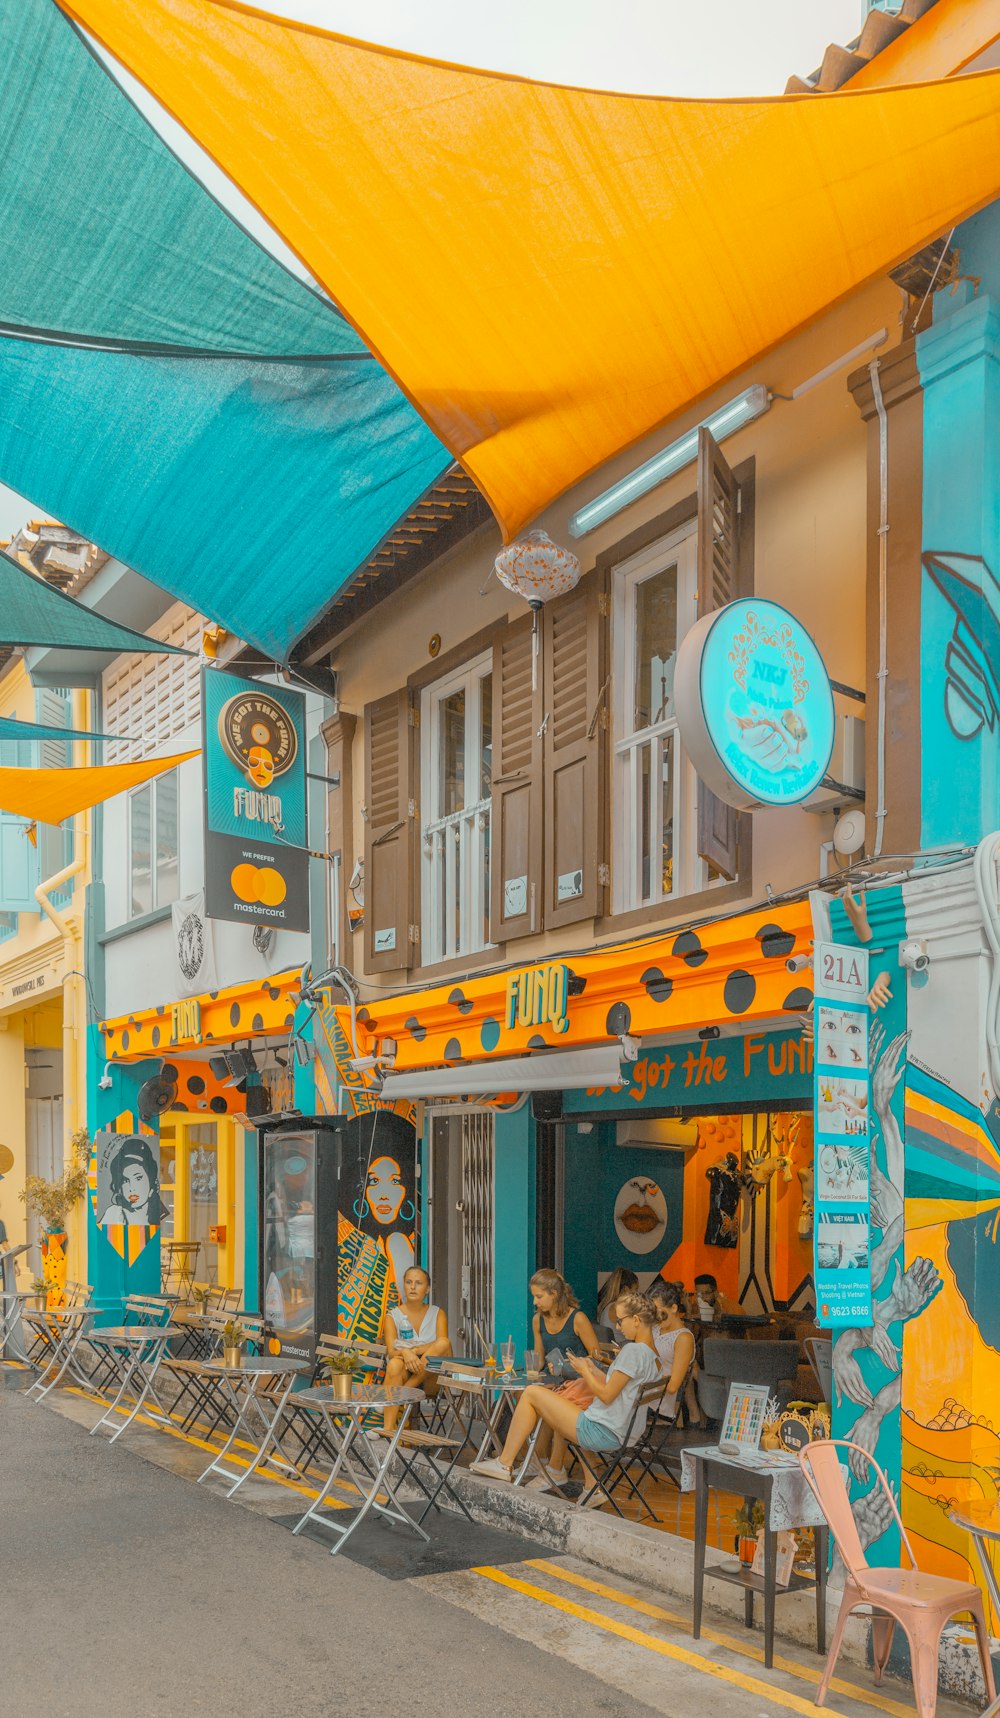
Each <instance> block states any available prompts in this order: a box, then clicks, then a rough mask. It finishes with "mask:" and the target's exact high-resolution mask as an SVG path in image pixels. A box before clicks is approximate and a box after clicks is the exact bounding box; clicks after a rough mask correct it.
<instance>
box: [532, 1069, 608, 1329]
mask: <svg viewBox="0 0 1000 1718" xmlns="http://www.w3.org/2000/svg"><path fill="white" fill-rule="evenodd" d="M567 1095H568V1094H567ZM586 1126H587V1124H586V1123H583V1124H582V1125H581V1123H579V1122H575V1123H574V1122H567V1124H566V1128H565V1148H564V1149H565V1176H564V1188H565V1192H564V1205H563V1219H564V1221H563V1275H564V1276H565V1278H566V1281H567V1282H568V1283H571V1284H572V1286H573V1291H574V1293H575V1294H576V1297H577V1299H578V1300H579V1302H580V1305H581V1306H582V1307H583V1310H584V1312H585V1313H586V1314H587V1315H588V1317H590V1318H593V1316H594V1314H595V1312H596V1311H597V1270H598V1268H599V1267H598V1265H597V1260H598V1259H599V1257H600V1252H601V1233H602V1228H603V1221H602V1209H601V1207H602V1201H601V1199H600V1198H595V1190H596V1189H598V1188H599V1187H600V1184H601V1162H602V1160H603V1158H605V1157H606V1156H607V1154H608V1150H609V1141H613V1139H614V1132H615V1128H614V1123H613V1122H594V1123H592V1124H591V1125H590V1131H589V1133H588V1132H585V1131H584V1129H585V1127H586ZM538 1263H539V1264H540V1265H547V1264H551V1263H552V1260H551V1259H539V1261H538Z"/></svg>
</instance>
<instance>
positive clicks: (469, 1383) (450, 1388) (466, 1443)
mask: <svg viewBox="0 0 1000 1718" xmlns="http://www.w3.org/2000/svg"><path fill="white" fill-rule="evenodd" d="M442 1392H444V1393H445V1394H446V1395H447V1396H448V1398H449V1406H450V1409H451V1412H452V1414H453V1416H454V1417H455V1418H456V1420H457V1422H458V1426H457V1429H458V1430H459V1431H460V1432H461V1436H460V1437H446V1436H445V1435H444V1434H443V1433H442V1432H437V1431H425V1430H422V1429H419V1428H417V1427H411V1426H409V1425H408V1426H406V1427H405V1428H404V1430H403V1431H402V1432H401V1433H400V1437H399V1442H398V1444H397V1445H396V1460H397V1461H398V1462H399V1463H400V1465H401V1467H402V1470H403V1471H402V1475H401V1480H404V1479H405V1480H409V1481H410V1482H411V1483H412V1484H413V1485H415V1486H416V1488H417V1490H418V1491H420V1492H421V1493H422V1494H423V1496H424V1497H425V1498H426V1500H427V1501H426V1503H425V1504H424V1507H423V1509H422V1510H421V1511H420V1514H419V1515H418V1516H417V1518H416V1520H417V1526H418V1527H420V1526H422V1525H423V1522H424V1518H425V1516H427V1515H429V1513H430V1511H431V1510H432V1509H439V1508H440V1504H439V1503H438V1498H439V1497H440V1496H441V1495H442V1493H443V1494H444V1495H445V1496H446V1497H449V1498H450V1499H451V1501H452V1502H453V1503H455V1504H457V1505H458V1507H459V1509H460V1510H461V1511H462V1514H463V1515H464V1516H465V1518H466V1520H467V1521H469V1522H471V1523H472V1525H473V1526H475V1522H474V1520H473V1517H472V1516H471V1515H470V1514H469V1511H468V1510H467V1509H466V1507H465V1504H464V1503H463V1502H462V1499H461V1498H460V1497H459V1495H458V1492H457V1491H456V1490H455V1488H454V1486H453V1485H452V1483H451V1476H452V1474H453V1473H454V1471H455V1468H456V1467H457V1466H458V1462H459V1460H460V1458H461V1456H462V1453H463V1451H464V1450H466V1449H470V1448H474V1438H473V1427H474V1425H475V1422H476V1415H477V1409H478V1408H479V1407H480V1406H481V1405H482V1400H483V1386H482V1384H481V1382H479V1380H473V1379H471V1378H454V1377H448V1376H446V1377H445V1378H442V1379H441V1380H440V1381H439V1384H438V1394H439V1395H441V1394H442ZM421 1456H422V1457H423V1458H424V1462H425V1464H426V1468H425V1469H424V1470H422V1469H421V1468H419V1467H418V1465H417V1463H418V1461H419V1459H420V1457H421ZM425 1478H427V1479H428V1480H429V1481H430V1482H431V1483H429V1484H425V1483H424V1480H425Z"/></svg>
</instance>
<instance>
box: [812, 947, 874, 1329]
mask: <svg viewBox="0 0 1000 1718" xmlns="http://www.w3.org/2000/svg"><path fill="white" fill-rule="evenodd" d="M814 985H815V1002H814V1003H813V1021H814V1061H813V1085H814V1094H815V1141H816V1146H815V1150H816V1161H815V1212H816V1215H815V1224H814V1249H815V1267H816V1322H817V1324H819V1325H821V1326H823V1327H824V1328H826V1329H831V1330H833V1329H842V1328H844V1327H845V1326H854V1325H858V1326H861V1327H862V1328H863V1327H864V1326H866V1325H870V1324H871V1322H872V1272H871V1150H872V1138H871V1072H870V1069H869V1064H868V1023H869V1010H868V989H869V984H868V955H867V953H866V952H865V950H864V949H859V948H854V947H852V946H851V945H850V944H847V943H818V944H817V945H816V952H815V957H814Z"/></svg>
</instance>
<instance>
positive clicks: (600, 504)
mask: <svg viewBox="0 0 1000 1718" xmlns="http://www.w3.org/2000/svg"><path fill="white" fill-rule="evenodd" d="M770 404H771V396H770V394H769V393H768V390H767V389H766V388H765V387H764V385H763V383H761V382H756V383H755V384H754V386H753V387H752V388H747V389H746V390H745V391H744V392H743V393H742V394H737V396H736V398H735V400H730V402H729V404H728V405H727V406H720V408H719V410H718V411H717V412H713V413H712V416H711V417H710V418H705V419H703V425H704V428H705V429H707V430H709V431H710V433H711V434H712V435H714V437H715V439H716V441H724V440H725V438H726V436H727V435H733V434H735V432H736V431H737V430H738V429H742V428H743V427H744V425H745V424H749V423H753V420H754V418H759V417H761V416H762V414H763V413H764V412H766V411H767V408H768V406H769V405H770ZM701 428H702V424H695V427H694V429H690V430H688V432H687V435H682V436H680V437H679V439H678V440H677V441H672V442H671V443H670V446H669V447H665V448H664V449H663V451H662V452H661V453H655V454H654V455H653V457H652V459H647V460H646V462H645V464H644V465H637V466H636V468H635V470H634V471H630V472H629V474H628V476H627V477H623V478H622V479H621V482H620V483H613V484H612V486H611V488H610V489H606V490H605V491H604V494H603V495H598V496H597V498H596V500H594V501H588V502H587V505H586V507H581V508H580V511H579V512H578V513H574V515H573V517H572V519H571V520H570V522H569V534H570V536H571V537H585V536H586V534H587V532H588V531H594V530H596V529H597V527H598V525H603V524H604V521H605V520H606V519H611V518H613V517H614V515H615V514H616V513H620V512H621V510H622V508H623V507H628V506H630V505H631V503H632V502H633V501H638V499H639V497H640V496H641V495H646V494H648V492H649V490H651V489H655V488H656V485H657V484H658V483H664V482H665V481H666V479H667V478H668V477H672V476H673V475H674V472H675V471H680V470H682V468H683V467H684V466H685V465H690V464H691V461H692V460H693V459H695V458H696V457H697V454H698V431H699V429H701Z"/></svg>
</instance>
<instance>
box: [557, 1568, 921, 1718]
mask: <svg viewBox="0 0 1000 1718" xmlns="http://www.w3.org/2000/svg"><path fill="white" fill-rule="evenodd" d="M524 1567H525V1568H526V1569H537V1570H538V1571H539V1573H540V1574H543V1575H553V1576H554V1577H555V1578H556V1580H559V1581H566V1582H567V1583H568V1584H569V1585H570V1586H573V1587H582V1588H583V1590H584V1591H585V1592H587V1593H595V1594H596V1595H597V1596H598V1597H600V1598H602V1599H610V1600H612V1602H613V1603H614V1604H616V1605H626V1606H627V1607H628V1609H629V1610H632V1611H638V1612H639V1613H640V1615H642V1616H644V1617H654V1618H656V1619H657V1621H659V1622H665V1623H679V1624H680V1625H681V1627H682V1628H685V1629H686V1628H690V1626H691V1619H690V1618H689V1617H685V1616H681V1615H680V1614H679V1613H678V1612H677V1611H667V1610H664V1609H663V1607H662V1606H661V1605H653V1604H650V1603H649V1601H648V1599H637V1598H634V1597H633V1596H632V1594H631V1593H623V1592H622V1591H621V1590H620V1588H618V1587H607V1586H605V1585H604V1583H603V1581H592V1580H591V1579H590V1577H589V1575H578V1574H576V1573H575V1571H574V1570H572V1569H560V1568H559V1566H558V1564H556V1563H549V1562H547V1561H546V1560H545V1558H544V1557H532V1558H529V1559H528V1560H527V1561H526V1562H525V1565H524ZM701 1634H702V1639H703V1640H710V1641H712V1642H713V1644H714V1645H715V1646H724V1647H726V1648H728V1650H729V1651H730V1652H738V1653H740V1654H742V1656H743V1657H744V1658H752V1659H755V1660H756V1661H757V1663H758V1664H763V1662H764V1648H763V1647H762V1646H757V1645H756V1644H755V1643H754V1642H753V1641H750V1640H742V1639H741V1638H740V1636H739V1635H732V1634H724V1633H723V1631H722V1630H721V1629H710V1628H705V1627H702V1631H701ZM774 1668H775V1670H782V1671H784V1672H785V1674H786V1675H788V1676H798V1677H799V1678H801V1680H802V1681H803V1682H815V1683H818V1682H819V1680H820V1677H821V1676H822V1674H823V1672H822V1669H821V1668H820V1667H819V1666H818V1665H810V1664H799V1663H798V1662H797V1661H796V1660H795V1659H792V1658H782V1657H780V1655H779V1654H778V1653H775V1655H774ZM830 1688H831V1690H832V1691H833V1693H834V1694H847V1695H849V1696H850V1698H851V1699H852V1700H860V1701H862V1702H863V1703H864V1704H865V1705H866V1706H877V1707H878V1709H879V1711H880V1712H891V1713H892V1714H893V1715H894V1718H913V1707H912V1706H907V1705H904V1704H903V1702H902V1701H901V1700H892V1699H890V1698H889V1696H888V1695H887V1694H878V1693H876V1691H875V1689H873V1688H862V1687H861V1686H860V1685H859V1684H857V1683H854V1682H845V1681H844V1679H843V1677H839V1676H835V1677H833V1678H832V1679H831V1682H830Z"/></svg>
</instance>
